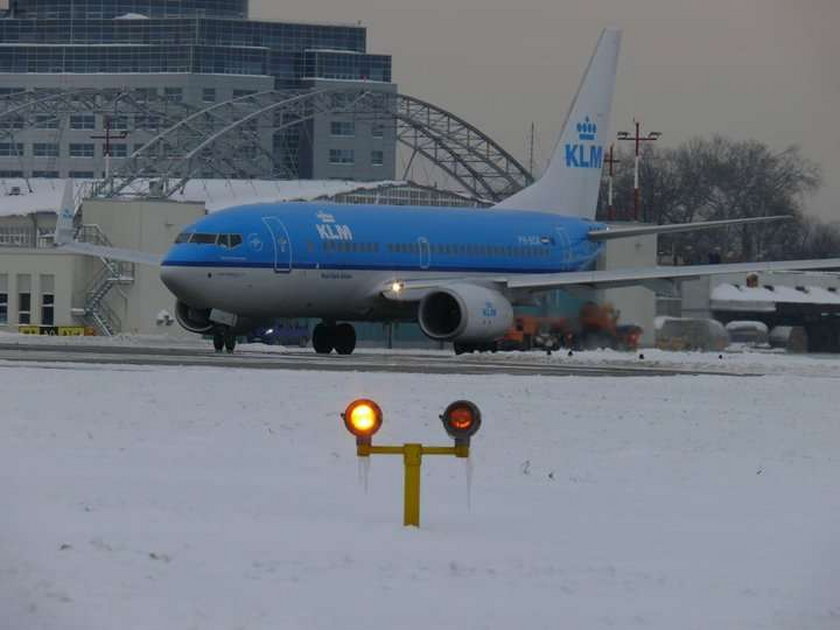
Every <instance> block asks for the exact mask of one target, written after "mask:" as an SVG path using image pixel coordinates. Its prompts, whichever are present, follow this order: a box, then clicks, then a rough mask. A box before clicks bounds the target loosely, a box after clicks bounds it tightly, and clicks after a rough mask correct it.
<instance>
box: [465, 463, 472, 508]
mask: <svg viewBox="0 0 840 630" xmlns="http://www.w3.org/2000/svg"><path fill="white" fill-rule="evenodd" d="M464 474H465V477H466V481H467V510H468V511H472V478H473V463H472V457H467V458H465V459H464Z"/></svg>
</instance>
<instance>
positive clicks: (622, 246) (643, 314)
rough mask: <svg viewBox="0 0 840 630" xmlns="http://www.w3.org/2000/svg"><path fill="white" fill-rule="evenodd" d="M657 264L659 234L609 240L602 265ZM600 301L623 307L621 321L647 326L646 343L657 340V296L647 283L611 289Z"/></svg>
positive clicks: (615, 266)
mask: <svg viewBox="0 0 840 630" xmlns="http://www.w3.org/2000/svg"><path fill="white" fill-rule="evenodd" d="M655 265H656V236H637V237H633V238H620V239H615V240H611V241H607V244H606V248H605V250H604V254H603V256H602V257H601V259H600V261H599V263H598V269H604V270H608V269H631V268H634V267H653V266H655ZM600 293H601V295H600V296H599V297H598V298H597V301H598V302H602V303H607V302H608V303H610V304H612V305H613V306H615V307H616V308H617V309H618V310H619V311H621V318H620V320H619V321H620V323H623V324H637V325H639V326H641V327H642V328H643V329H644V335H643V336H642V344H643V345H645V346H651V345H653V343H654V340H655V330H654V318H655V317H656V296H655V294H654V292H653V291H651V290H650V289H645V288H644V287H629V288H622V289H607V290H604V291H601V292H600Z"/></svg>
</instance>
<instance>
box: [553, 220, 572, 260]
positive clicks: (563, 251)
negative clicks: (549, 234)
mask: <svg viewBox="0 0 840 630" xmlns="http://www.w3.org/2000/svg"><path fill="white" fill-rule="evenodd" d="M555 233H556V234H557V246H558V247H559V248H560V252H559V254H560V255H559V257H558V258H559V259H560V262H562V263H563V264H564V265H567V264H568V263H570V262H571V260H572V241H571V239H570V238H569V234H568V233H567V232H566V228H561V227H559V228H555Z"/></svg>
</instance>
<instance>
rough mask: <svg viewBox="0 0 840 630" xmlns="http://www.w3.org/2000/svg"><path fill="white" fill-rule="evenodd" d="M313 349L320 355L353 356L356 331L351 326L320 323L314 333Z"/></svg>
mask: <svg viewBox="0 0 840 630" xmlns="http://www.w3.org/2000/svg"><path fill="white" fill-rule="evenodd" d="M312 347H313V348H314V349H315V352H317V353H318V354H329V353H330V352H332V351H333V349H335V351H336V352H337V353H338V354H352V353H353V350H355V349H356V330H355V329H354V328H353V326H351V325H350V324H338V325H336V324H326V323H320V324H318V325H317V326H315V329H314V330H313V331H312Z"/></svg>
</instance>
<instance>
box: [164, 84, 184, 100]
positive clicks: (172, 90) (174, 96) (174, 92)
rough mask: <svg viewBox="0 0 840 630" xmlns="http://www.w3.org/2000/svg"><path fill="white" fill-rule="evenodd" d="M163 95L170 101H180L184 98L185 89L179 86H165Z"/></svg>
mask: <svg viewBox="0 0 840 630" xmlns="http://www.w3.org/2000/svg"><path fill="white" fill-rule="evenodd" d="M163 97H164V98H165V99H166V100H167V101H169V102H170V103H180V102H181V101H183V100H184V90H183V89H181V88H179V87H168V88H163Z"/></svg>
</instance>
